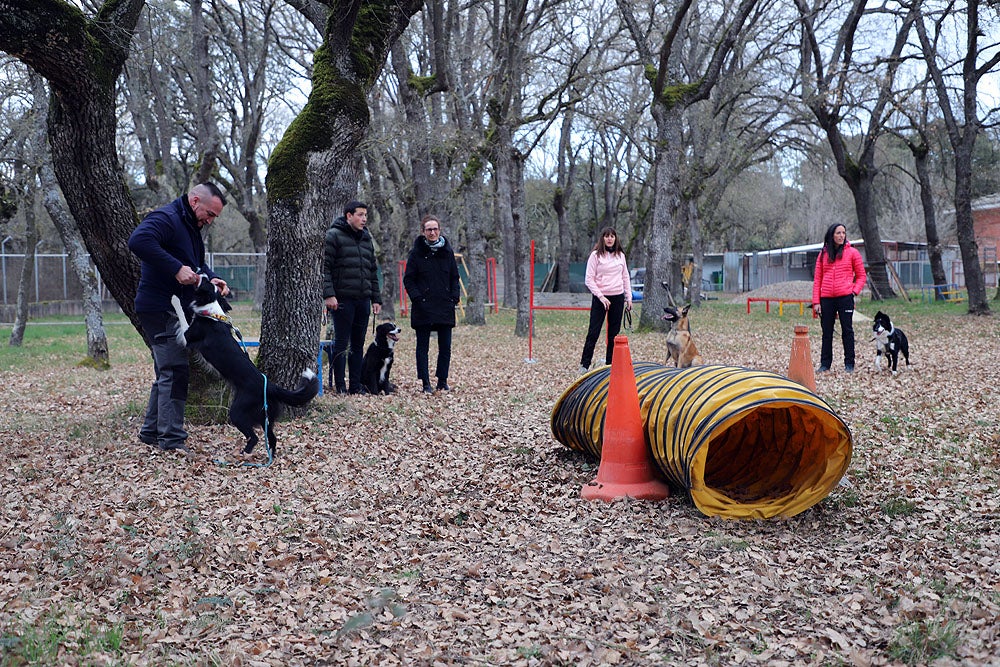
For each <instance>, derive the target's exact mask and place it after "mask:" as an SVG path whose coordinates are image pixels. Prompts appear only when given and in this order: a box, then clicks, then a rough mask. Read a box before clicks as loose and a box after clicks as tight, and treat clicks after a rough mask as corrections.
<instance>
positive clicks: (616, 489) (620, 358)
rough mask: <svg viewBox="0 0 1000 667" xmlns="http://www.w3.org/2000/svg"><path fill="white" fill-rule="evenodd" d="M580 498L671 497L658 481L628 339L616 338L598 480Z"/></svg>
mask: <svg viewBox="0 0 1000 667" xmlns="http://www.w3.org/2000/svg"><path fill="white" fill-rule="evenodd" d="M580 495H581V496H582V497H583V498H584V499H585V500H607V501H611V500H614V499H615V498H621V497H623V496H629V497H632V498H638V499H640V500H663V499H664V498H666V497H667V496H668V495H670V489H669V487H668V486H667V485H666V484H665V483H664V482H662V481H660V480H659V479H658V478H657V475H656V470H655V469H654V468H653V464H652V461H651V460H650V457H649V448H648V447H647V445H646V432H645V428H644V427H643V425H642V415H641V414H640V411H639V390H638V388H637V387H636V385H635V372H634V371H633V370H632V355H631V353H630V352H629V349H628V338H627V337H626V336H615V352H614V357H612V359H611V376H610V381H609V384H608V407H607V410H606V411H605V413H604V438H603V442H602V445H601V465H600V467H599V468H598V469H597V479H595V480H594V481H593V482H591V483H590V484H587V485H586V486H584V487H583V489H582V490H581V491H580Z"/></svg>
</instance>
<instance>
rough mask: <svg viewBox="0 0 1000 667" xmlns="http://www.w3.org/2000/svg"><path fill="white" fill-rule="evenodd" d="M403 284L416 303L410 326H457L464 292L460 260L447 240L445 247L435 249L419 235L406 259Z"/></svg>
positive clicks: (423, 327) (411, 310)
mask: <svg viewBox="0 0 1000 667" xmlns="http://www.w3.org/2000/svg"><path fill="white" fill-rule="evenodd" d="M442 238H443V237H442ZM403 286H404V287H405V288H406V293H407V294H408V295H409V297H410V301H411V302H412V303H413V307H412V308H411V309H410V325H411V326H412V327H413V328H414V329H426V328H431V327H438V326H445V327H453V326H455V306H456V305H457V304H458V302H459V299H460V298H461V292H460V291H459V282H458V263H457V262H456V261H455V252H454V251H453V250H452V249H451V244H450V243H448V239H445V241H444V247H442V248H441V249H439V250H437V251H434V250H432V249H431V248H430V246H428V245H427V243H426V242H425V241H424V237H423V236H418V237H417V240H416V241H414V242H413V249H412V250H410V255H409V257H407V258H406V272H405V273H404V274H403Z"/></svg>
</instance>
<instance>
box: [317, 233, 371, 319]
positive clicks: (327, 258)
mask: <svg viewBox="0 0 1000 667" xmlns="http://www.w3.org/2000/svg"><path fill="white" fill-rule="evenodd" d="M331 296H335V297H337V300H338V301H357V300H362V299H369V300H371V302H372V303H382V293H381V291H380V290H379V286H378V264H377V263H376V260H375V246H374V244H373V243H372V237H371V234H369V233H368V230H367V229H362V230H361V231H360V232H358V231H355V230H354V228H353V227H351V226H350V225H349V224H347V220H346V219H345V218H344V216H340V217H339V218H337V219H336V220H334V221H333V224H332V225H330V229H328V230H327V232H326V242H325V245H324V249H323V298H324V299H326V298H327V297H331Z"/></svg>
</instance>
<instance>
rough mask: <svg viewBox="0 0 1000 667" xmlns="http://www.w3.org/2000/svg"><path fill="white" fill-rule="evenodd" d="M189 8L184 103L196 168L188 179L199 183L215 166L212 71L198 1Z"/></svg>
mask: <svg viewBox="0 0 1000 667" xmlns="http://www.w3.org/2000/svg"><path fill="white" fill-rule="evenodd" d="M190 7H191V53H192V55H193V56H194V66H193V67H192V70H191V83H192V97H193V99H190V100H188V104H189V108H190V109H191V111H192V112H193V114H194V121H195V128H196V131H197V133H198V136H197V137H195V140H196V142H197V146H198V169H197V171H196V172H195V174H194V178H193V179H192V180H193V181H194V182H193V183H191V185H195V184H197V183H203V182H205V181H207V180H209V179H211V177H212V174H214V173H215V171H216V170H217V168H218V165H219V144H220V139H219V124H218V123H217V122H216V120H215V110H214V109H213V108H212V100H213V99H214V96H213V95H212V68H211V64H210V60H209V53H208V30H207V29H206V27H205V17H204V15H203V14H202V0H190Z"/></svg>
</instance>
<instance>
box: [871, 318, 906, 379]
mask: <svg viewBox="0 0 1000 667" xmlns="http://www.w3.org/2000/svg"><path fill="white" fill-rule="evenodd" d="M872 331H873V332H874V333H875V337H874V338H873V339H872V340H874V341H875V370H877V371H880V370H882V357H883V356H884V357H885V358H886V360H887V362H888V364H887V365H888V366H889V370H891V371H892V373H893V375H895V374H896V373H897V370H896V367H897V366H898V365H899V353H900V352H902V353H903V358H904V359H906V365H907V366H909V365H910V341H908V340H907V339H906V334H905V333H903V330H902V329H897V328H896V327H894V326H892V320H890V319H889V316H888V315H886V314H885V313H883V312H882V311H881V310H880V311H878V312H877V313H875V320H874V321H873V323H872Z"/></svg>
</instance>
